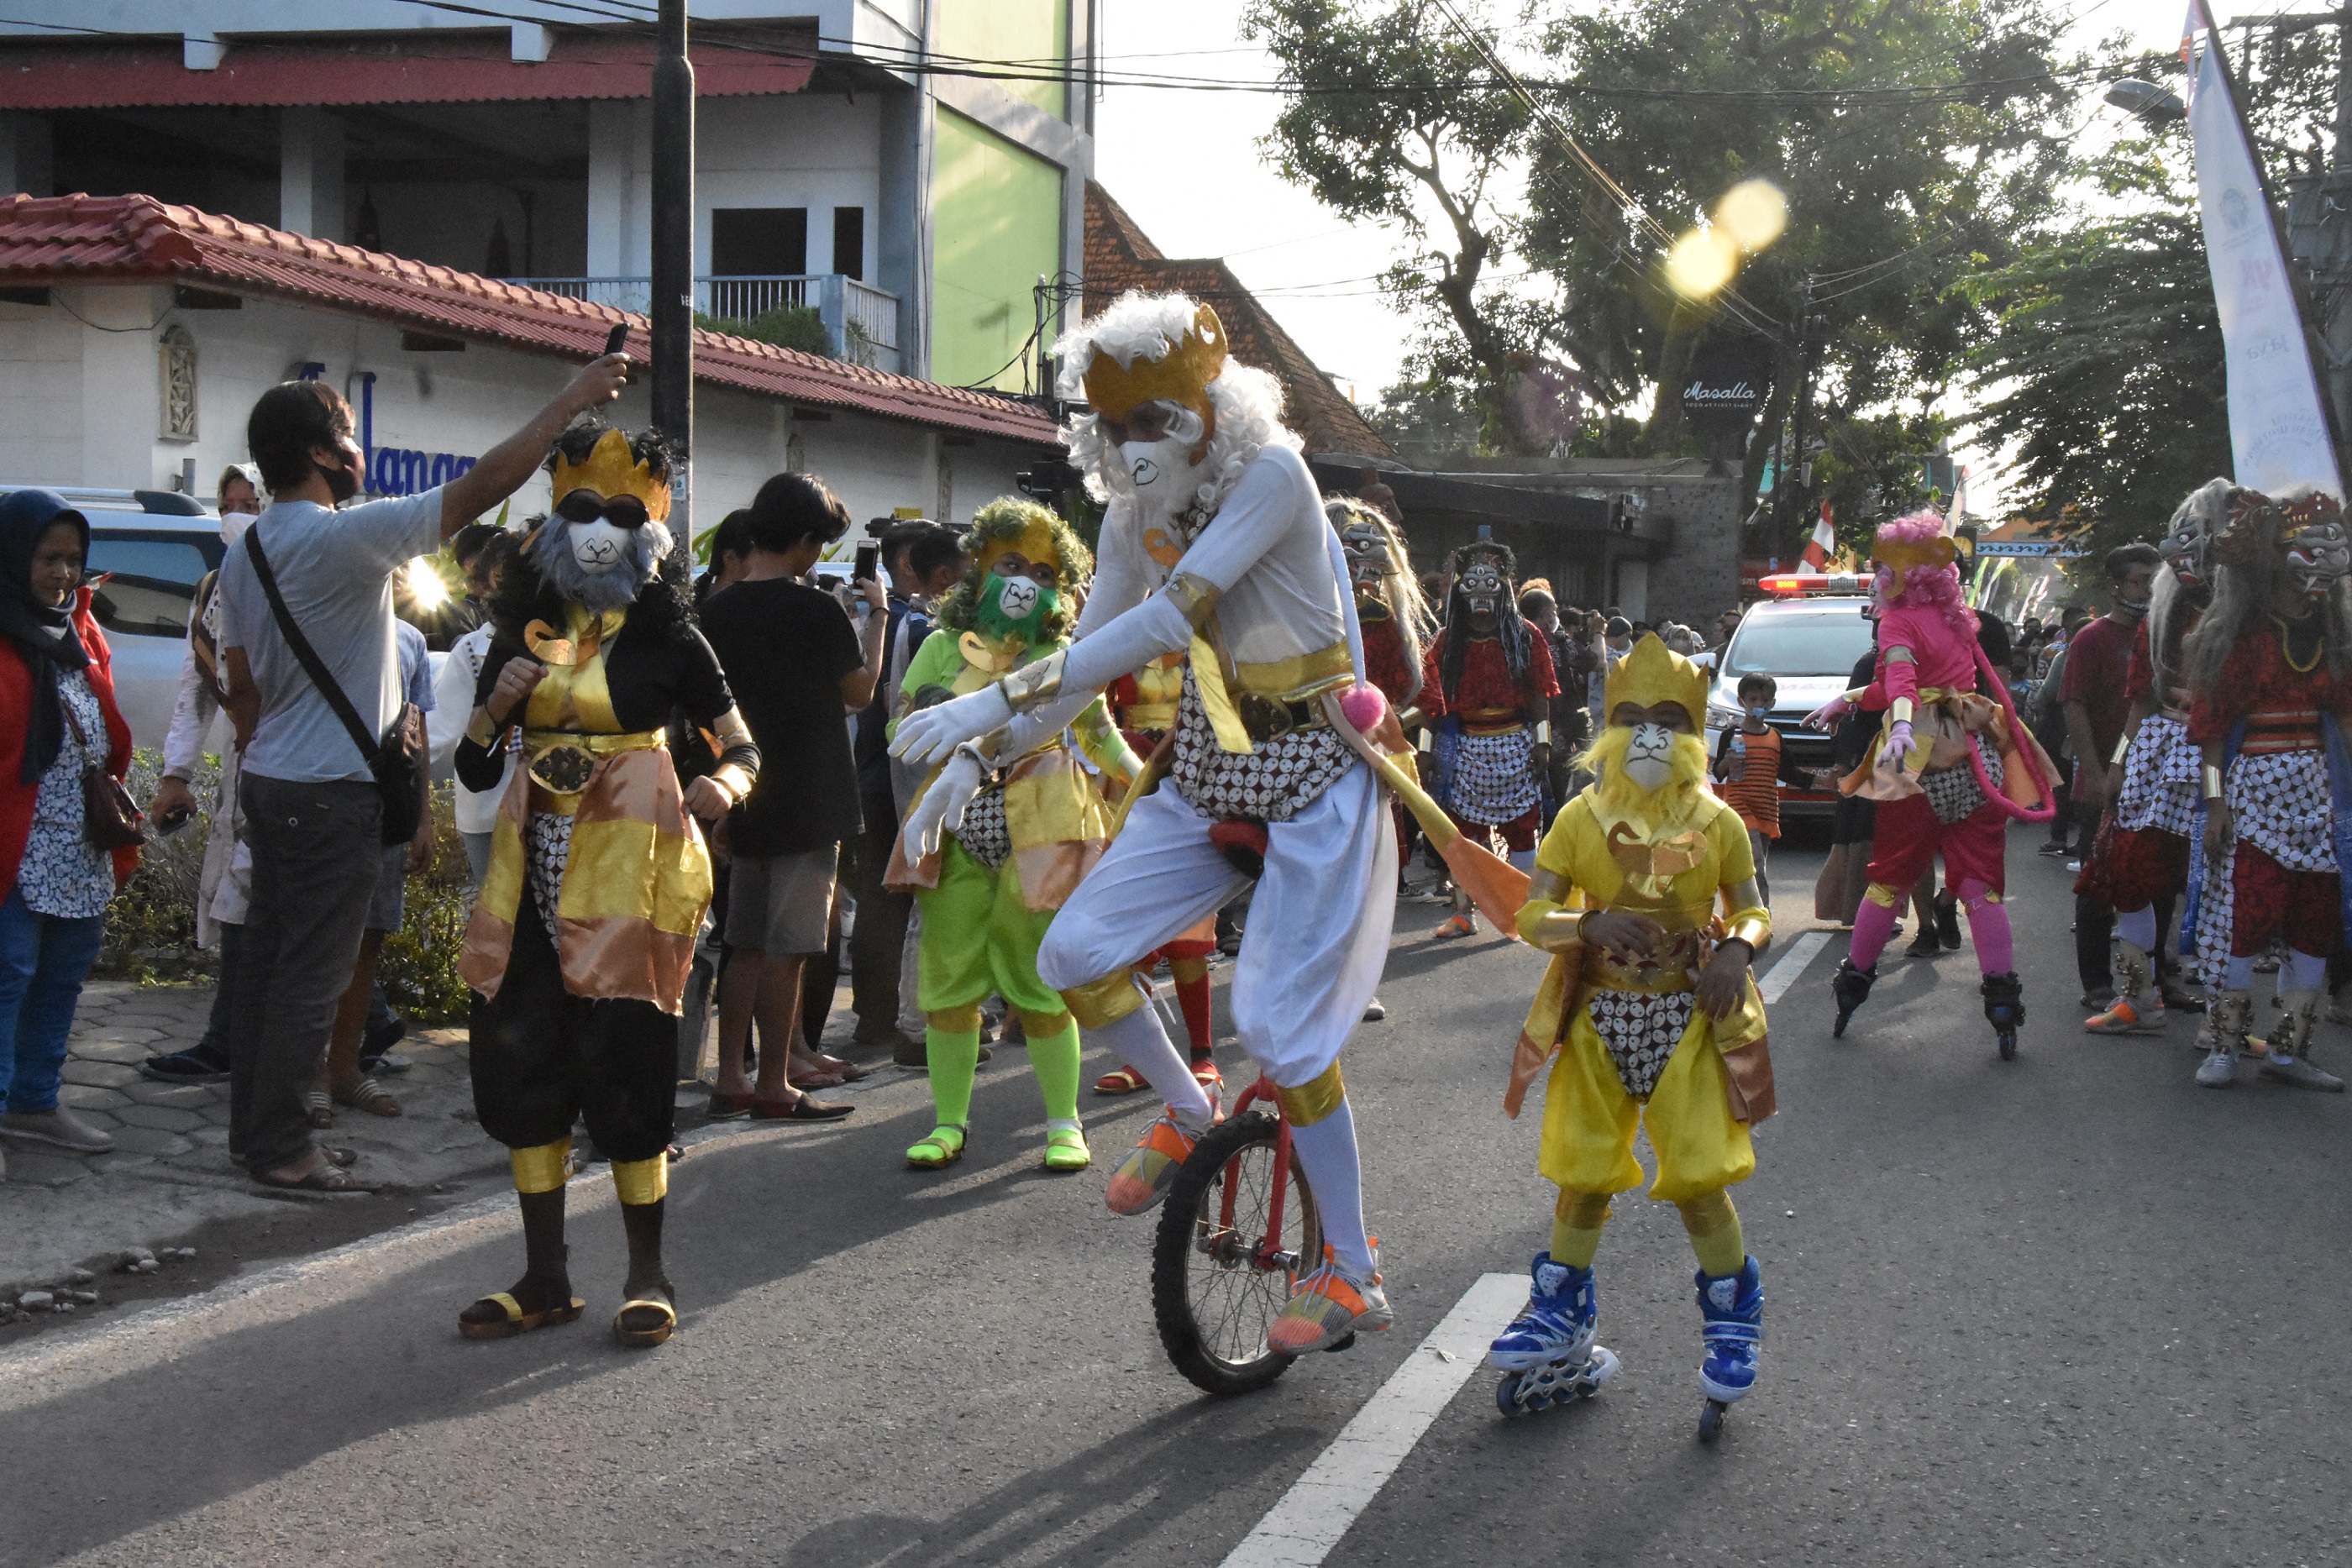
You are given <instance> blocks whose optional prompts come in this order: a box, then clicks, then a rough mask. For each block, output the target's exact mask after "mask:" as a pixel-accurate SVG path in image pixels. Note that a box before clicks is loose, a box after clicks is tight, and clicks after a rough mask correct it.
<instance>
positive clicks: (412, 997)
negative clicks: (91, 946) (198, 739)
mask: <svg viewBox="0 0 2352 1568" xmlns="http://www.w3.org/2000/svg"><path fill="white" fill-rule="evenodd" d="M162 773H163V758H160V757H159V756H157V755H156V754H155V753H154V752H152V751H146V750H142V751H138V752H134V753H133V754H132V756H131V774H130V778H129V780H128V782H129V786H130V789H131V796H132V798H133V799H134V800H140V801H142V802H144V801H146V800H149V799H151V798H152V796H153V794H154V792H155V785H156V782H157V780H158V779H160V778H161V776H162ZM219 786H220V763H219V759H218V758H211V757H207V758H205V759H204V762H203V765H202V766H201V767H200V768H198V769H197V772H196V777H195V778H194V779H190V780H189V783H188V789H189V790H190V792H191V793H193V794H194V796H195V798H196V800H197V803H198V808H199V809H198V810H197V811H196V813H195V815H194V817H192V818H191V819H190V820H189V822H188V825H187V826H186V827H184V828H182V829H181V830H180V831H178V832H176V833H173V834H171V835H170V836H169V837H162V836H156V835H153V834H152V833H151V835H150V836H149V838H148V841H147V844H146V847H145V848H144V849H143V850H142V852H141V853H140V859H139V870H138V872H137V873H135V874H134V875H133V876H132V877H131V882H130V883H129V885H127V886H126V887H124V888H123V890H122V891H121V893H120V894H116V895H115V899H114V902H113V903H111V904H108V905H107V906H106V928H105V930H106V935H105V941H104V945H103V946H101V947H100V949H99V956H98V962H97V963H96V964H95V965H93V966H92V973H95V974H99V975H103V976H108V977H114V978H119V979H130V980H138V981H141V982H142V983H147V984H153V983H157V982H161V981H170V980H196V979H204V978H207V977H210V976H211V975H212V974H213V973H215V956H214V954H213V953H211V952H210V951H208V950H206V949H205V948H202V947H199V946H197V945H196V897H197V894H198V892H199V890H200V888H201V885H202V883H203V879H204V865H205V843H206V841H207V840H208V839H209V837H210V835H211V828H212V823H211V820H210V815H209V813H210V810H211V806H212V800H213V796H214V794H215V792H216V791H217V790H218V789H219ZM456 810H457V808H456V794H455V791H454V790H453V789H452V787H451V786H449V785H447V784H444V785H442V786H441V787H440V788H439V789H436V790H435V791H434V792H433V831H434V848H433V860H432V863H431V864H430V865H429V866H427V867H426V869H425V872H424V873H422V874H418V875H412V876H411V877H410V878H409V879H408V884H407V887H406V889H405V890H404V892H405V897H404V909H403V912H402V917H401V925H400V929H399V930H397V931H395V932H394V933H392V935H391V936H388V937H386V938H385V939H384V944H383V957H382V958H381V959H380V960H379V961H378V963H377V966H376V976H377V978H379V979H380V980H382V981H383V988H384V995H385V996H386V997H387V998H390V999H391V1002H392V1005H393V1006H394V1008H395V1009H398V1010H399V1011H401V1012H403V1013H404V1014H406V1015H407V1016H408V1017H409V1018H410V1019H414V1020H415V1021H416V1022H417V1023H421V1024H426V1025H441V1024H453V1023H463V1022H464V1021H465V1020H466V1016H467V1007H468V1003H467V997H468V994H469V993H468V992H467V989H466V983H465V981H463V980H461V979H459V978H458V977H457V949H458V946H459V944H460V943H461V942H462V941H463V940H464V937H465V932H466V921H467V917H468V915H470V914H471V911H472V900H471V899H470V898H469V897H468V896H467V891H466V888H467V882H468V880H469V877H468V874H467V864H466V848H465V843H464V841H462V840H461V839H460V838H459V837H458V836H457V816H456Z"/></svg>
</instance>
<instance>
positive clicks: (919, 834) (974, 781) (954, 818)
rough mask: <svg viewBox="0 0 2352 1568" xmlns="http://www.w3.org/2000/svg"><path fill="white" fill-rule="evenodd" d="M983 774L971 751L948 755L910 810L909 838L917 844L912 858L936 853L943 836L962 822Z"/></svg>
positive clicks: (908, 819)
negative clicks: (929, 785) (945, 764)
mask: <svg viewBox="0 0 2352 1568" xmlns="http://www.w3.org/2000/svg"><path fill="white" fill-rule="evenodd" d="M982 777H983V775H982V768H981V766H980V759H979V758H976V757H974V756H972V754H971V752H969V751H959V752H957V753H955V754H954V755H953V756H952V757H950V758H948V765H947V766H946V767H945V768H940V776H939V777H938V778H937V779H933V780H932V781H931V787H930V788H929V789H926V790H924V791H923V798H922V799H921V800H918V801H916V802H915V809H914V810H911V811H909V812H908V813H907V826H906V834H907V842H908V844H910V845H912V846H913V847H914V853H913V854H911V855H909V856H908V859H909V860H921V859H922V858H923V857H924V856H926V855H932V854H937V853H938V852H939V848H940V837H941V836H942V835H943V834H947V833H952V832H954V831H956V830H957V829H958V828H961V827H962V826H963V814H964V812H965V810H968V809H969V808H970V807H971V801H972V797H973V796H975V795H978V794H979V793H980V786H981V780H982Z"/></svg>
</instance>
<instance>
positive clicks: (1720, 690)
mask: <svg viewBox="0 0 2352 1568" xmlns="http://www.w3.org/2000/svg"><path fill="white" fill-rule="evenodd" d="M1772 581H1773V580H1770V579H1768V580H1767V582H1768V584H1769V583H1771V582H1772ZM1783 581H1786V582H1790V583H1792V584H1793V583H1794V582H1795V580H1793V579H1790V580H1783ZM1811 583H1818V584H1819V585H1820V586H1819V587H1818V588H1815V587H1812V586H1811V584H1802V585H1795V586H1790V587H1787V588H1784V589H1783V590H1782V591H1785V592H1788V593H1789V594H1790V595H1791V596H1790V597H1787V598H1775V599H1766V600H1762V601H1759V602H1757V603H1755V604H1752V605H1750V606H1748V613H1747V615H1746V616H1745V617H1743V618H1742V619H1741V621H1740V622H1739V629H1738V631H1737V632H1733V633H1732V634H1731V642H1730V644H1729V645H1728V646H1727V647H1726V648H1725V649H1724V650H1723V655H1722V657H1721V658H1719V659H1718V660H1717V661H1716V664H1717V668H1716V671H1715V676H1714V681H1713V684H1712V685H1710V686H1709V687H1708V689H1707V697H1706V749H1707V755H1708V756H1709V757H1713V756H1714V755H1715V749H1716V746H1717V742H1719V741H1720V740H1721V739H1722V737H1723V732H1724V731H1725V730H1726V729H1727V728H1729V727H1731V726H1733V725H1736V724H1738V722H1739V677H1740V676H1742V675H1750V674H1765V675H1769V676H1771V677H1772V680H1773V683H1774V685H1775V687H1776V691H1775V695H1774V699H1773V707H1772V712H1771V714H1770V716H1769V717H1768V718H1767V719H1766V721H1765V722H1766V723H1768V724H1769V725H1770V726H1771V727H1773V728H1774V729H1776V730H1779V731H1780V815H1781V818H1782V820H1783V821H1788V820H1790V819H1798V818H1815V819H1825V818H1827V817H1828V816H1829V815H1830V813H1831V811H1832V809H1833V808H1834V807H1835V806H1836V804H1837V788H1836V785H1835V783H1834V782H1833V781H1832V775H1833V772H1834V769H1833V768H1832V762H1833V758H1832V751H1831V743H1830V737H1828V736H1827V735H1823V734H1821V733H1818V732H1816V731H1813V730H1810V729H1807V728H1805V727H1803V725H1804V717H1805V716H1806V715H1807V714H1809V713H1811V712H1812V711H1813V710H1814V709H1815V708H1817V707H1820V706H1822V704H1823V703H1825V702H1827V701H1829V700H1830V698H1832V697H1833V696H1835V695H1837V694H1838V693H1840V692H1842V691H1844V690H1845V689H1846V682H1847V681H1848V680H1849V679H1850V678H1851V677H1852V676H1853V665H1854V661H1855V660H1857V659H1859V658H1861V657H1862V656H1863V655H1864V653H1868V652H1870V641H1871V624H1870V622H1869V621H1868V620H1867V619H1866V618H1865V617H1864V614H1863V611H1864V608H1865V607H1866V606H1867V605H1868V604H1869V602H1870V601H1869V598H1868V596H1867V595H1866V593H1865V592H1864V582H1863V581H1861V580H1856V579H1854V578H1853V577H1816V578H1813V579H1811Z"/></svg>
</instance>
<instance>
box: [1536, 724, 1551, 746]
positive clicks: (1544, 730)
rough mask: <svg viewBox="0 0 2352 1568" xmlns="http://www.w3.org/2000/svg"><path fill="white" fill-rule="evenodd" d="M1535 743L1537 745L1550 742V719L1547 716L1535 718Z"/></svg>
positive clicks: (1544, 744)
mask: <svg viewBox="0 0 2352 1568" xmlns="http://www.w3.org/2000/svg"><path fill="white" fill-rule="evenodd" d="M1536 744H1537V745H1538V746H1549V745H1550V744H1551V720H1549V719H1548V718H1539V719H1538V720H1536Z"/></svg>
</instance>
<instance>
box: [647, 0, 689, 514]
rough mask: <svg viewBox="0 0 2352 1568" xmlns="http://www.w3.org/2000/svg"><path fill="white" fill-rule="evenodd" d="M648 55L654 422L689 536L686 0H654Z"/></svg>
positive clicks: (675, 505)
mask: <svg viewBox="0 0 2352 1568" xmlns="http://www.w3.org/2000/svg"><path fill="white" fill-rule="evenodd" d="M660 5H661V10H660V18H661V20H660V38H661V42H660V47H659V48H658V50H657V51H656V54H655V57H654V149H653V151H654V167H653V209H654V210H653V219H654V233H653V252H654V255H653V263H654V266H653V308H652V311H651V312H650V314H651V319H652V327H653V361H654V366H653V369H654V386H653V394H654V396H653V402H654V424H655V426H656V428H657V429H659V430H660V431H661V432H662V433H663V434H666V435H667V436H669V437H670V438H671V439H672V440H674V441H676V442H677V445H678V461H677V465H676V466H675V467H674V468H672V469H671V471H670V488H671V492H672V496H673V500H672V502H671V506H670V528H671V531H672V532H673V533H674V534H676V535H677V539H678V542H679V543H680V544H681V545H685V546H688V547H691V545H692V543H693V539H694V485H693V478H692V474H693V468H692V458H691V453H692V451H693V447H694V66H693V64H692V63H691V62H690V61H688V59H687V57H686V0H660Z"/></svg>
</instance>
